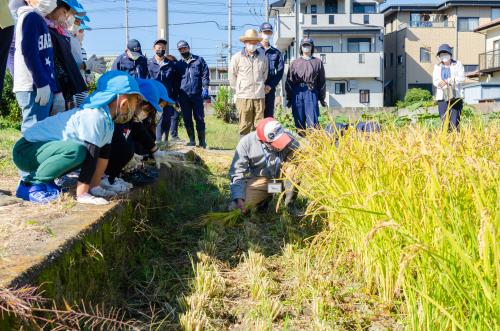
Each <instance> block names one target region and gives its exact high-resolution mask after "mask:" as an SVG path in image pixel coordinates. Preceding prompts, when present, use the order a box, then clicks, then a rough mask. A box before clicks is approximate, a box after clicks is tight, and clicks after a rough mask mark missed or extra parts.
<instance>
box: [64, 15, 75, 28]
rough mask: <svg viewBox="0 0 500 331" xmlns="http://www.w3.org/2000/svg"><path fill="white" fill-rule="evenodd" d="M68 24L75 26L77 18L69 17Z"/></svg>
mask: <svg viewBox="0 0 500 331" xmlns="http://www.w3.org/2000/svg"><path fill="white" fill-rule="evenodd" d="M66 24H68V26H73V25H74V24H75V16H73V15H69V17H68V19H67V20H66Z"/></svg>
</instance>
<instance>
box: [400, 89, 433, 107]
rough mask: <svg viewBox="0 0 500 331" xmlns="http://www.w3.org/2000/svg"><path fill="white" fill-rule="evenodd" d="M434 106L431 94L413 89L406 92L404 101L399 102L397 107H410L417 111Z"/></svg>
mask: <svg viewBox="0 0 500 331" xmlns="http://www.w3.org/2000/svg"><path fill="white" fill-rule="evenodd" d="M434 104H435V103H434V100H433V99H432V94H431V92H429V91H427V90H424V89H421V88H412V89H409V90H408V91H407V92H406V95H405V98H404V100H403V101H398V102H397V103H396V106H397V107H398V108H405V107H408V108H410V109H413V110H415V109H417V108H421V107H431V106H433V105H434Z"/></svg>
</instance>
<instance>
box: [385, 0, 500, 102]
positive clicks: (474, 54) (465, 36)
mask: <svg viewBox="0 0 500 331" xmlns="http://www.w3.org/2000/svg"><path fill="white" fill-rule="evenodd" d="M380 12H381V13H382V14H383V15H384V21H385V43H384V47H385V64H384V66H385V75H384V79H385V103H386V104H387V105H392V104H393V103H394V102H395V101H396V100H401V99H403V98H404V96H405V94H406V91H407V90H408V89H410V88H423V89H427V90H429V91H431V92H432V91H433V90H434V88H433V85H432V71H433V69H434V65H435V64H436V63H437V62H438V60H437V57H436V51H437V49H438V47H439V45H441V44H443V43H447V44H449V45H450V46H451V47H453V51H454V57H455V58H457V59H458V60H460V61H461V62H462V64H463V65H464V67H465V71H466V73H470V72H474V71H476V70H478V66H479V62H478V59H479V53H482V52H484V43H485V37H484V35H482V34H479V33H475V32H474V30H475V29H476V28H477V27H478V26H480V25H482V24H485V23H487V22H489V21H491V20H492V18H493V19H494V18H496V17H499V16H500V1H499V0H418V1H416V0H387V1H386V2H385V3H384V4H382V5H381V6H380ZM471 82H472V81H468V83H471Z"/></svg>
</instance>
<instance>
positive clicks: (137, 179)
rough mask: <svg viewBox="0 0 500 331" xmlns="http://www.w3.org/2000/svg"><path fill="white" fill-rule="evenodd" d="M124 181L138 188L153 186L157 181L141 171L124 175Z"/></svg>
mask: <svg viewBox="0 0 500 331" xmlns="http://www.w3.org/2000/svg"><path fill="white" fill-rule="evenodd" d="M122 179H123V180H124V181H126V182H129V183H131V184H133V185H134V186H136V187H139V186H144V185H150V184H153V183H154V182H155V180H156V179H155V178H154V177H151V176H149V175H148V174H146V173H144V172H143V171H141V170H139V169H136V170H134V171H132V172H128V173H125V174H123V176H122Z"/></svg>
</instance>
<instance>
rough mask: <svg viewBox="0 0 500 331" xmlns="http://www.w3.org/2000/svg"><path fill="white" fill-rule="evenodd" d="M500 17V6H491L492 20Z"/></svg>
mask: <svg viewBox="0 0 500 331" xmlns="http://www.w3.org/2000/svg"><path fill="white" fill-rule="evenodd" d="M499 18H500V8H491V20H492V21H494V20H496V19H499Z"/></svg>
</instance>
